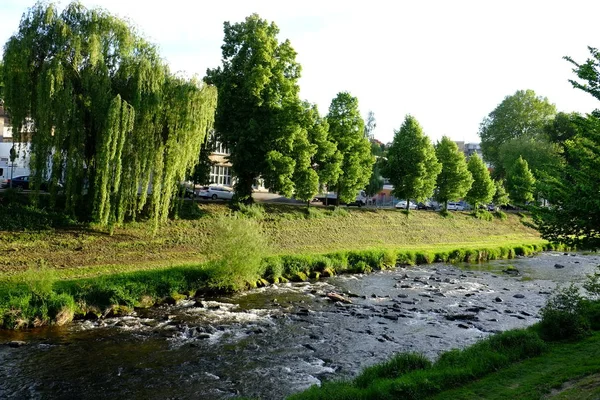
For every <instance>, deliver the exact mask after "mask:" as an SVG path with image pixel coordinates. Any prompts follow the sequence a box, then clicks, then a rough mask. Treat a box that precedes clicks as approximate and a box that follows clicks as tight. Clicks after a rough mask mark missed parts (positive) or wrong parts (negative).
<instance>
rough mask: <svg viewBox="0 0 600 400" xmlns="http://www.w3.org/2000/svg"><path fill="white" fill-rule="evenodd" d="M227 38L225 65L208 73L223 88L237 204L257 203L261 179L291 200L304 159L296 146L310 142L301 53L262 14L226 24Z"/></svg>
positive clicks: (219, 123)
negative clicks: (305, 124) (304, 123)
mask: <svg viewBox="0 0 600 400" xmlns="http://www.w3.org/2000/svg"><path fill="white" fill-rule="evenodd" d="M224 33H225V38H224V43H223V46H221V49H222V63H223V64H222V66H220V67H218V68H216V69H208V71H207V77H206V81H207V82H209V83H212V84H215V85H216V86H217V88H218V89H219V98H218V104H217V114H216V119H215V127H216V130H217V131H218V132H219V135H220V139H221V140H222V141H223V142H224V143H225V144H226V145H227V146H228V147H229V149H230V151H231V155H230V156H229V160H230V161H231V163H232V168H233V172H234V174H235V176H236V178H237V180H236V184H235V191H236V200H237V201H242V202H247V203H250V202H252V185H253V183H254V180H255V179H256V178H258V177H259V176H262V177H263V178H264V180H265V185H266V186H267V187H270V188H271V189H273V190H276V191H279V192H281V193H283V194H285V195H291V194H292V193H293V191H294V173H295V171H296V170H297V168H296V165H295V163H296V161H297V160H298V159H299V157H298V154H296V155H294V145H295V144H298V143H305V135H306V134H307V132H306V130H305V129H302V128H301V127H300V119H301V118H302V104H301V103H300V100H299V98H298V91H299V87H298V83H297V82H298V79H299V78H300V69H301V68H300V65H299V64H298V63H297V62H296V52H295V51H294V49H293V48H292V46H291V44H290V42H289V41H288V40H286V41H284V42H281V43H280V42H279V41H278V39H277V35H278V33H279V28H278V27H277V26H276V25H275V24H274V23H268V22H267V21H265V20H263V19H261V18H260V17H259V16H258V15H257V14H253V15H251V16H249V17H247V18H246V20H245V21H244V22H240V23H235V24H231V23H229V22H225V23H224ZM302 157H303V156H302ZM302 157H301V158H302ZM303 159H305V157H304V158H303ZM303 169H304V167H303ZM296 178H298V176H297V177H296Z"/></svg>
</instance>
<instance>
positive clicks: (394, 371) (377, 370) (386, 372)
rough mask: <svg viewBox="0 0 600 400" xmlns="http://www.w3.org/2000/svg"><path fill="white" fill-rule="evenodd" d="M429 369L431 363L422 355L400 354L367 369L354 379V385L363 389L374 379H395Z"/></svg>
mask: <svg viewBox="0 0 600 400" xmlns="http://www.w3.org/2000/svg"><path fill="white" fill-rule="evenodd" d="M430 367H431V361H429V360H428V359H427V358H426V357H425V356H424V355H422V354H418V353H400V354H396V355H395V356H393V357H392V358H391V359H389V360H388V361H385V362H383V363H381V364H376V365H373V366H371V367H367V368H366V369H365V370H364V371H363V372H362V373H361V374H360V375H359V376H357V377H356V378H355V379H354V383H355V385H356V386H358V387H361V388H365V387H367V386H369V385H370V384H371V383H372V382H373V381H375V380H376V379H381V378H387V379H390V378H397V377H399V376H401V375H403V374H405V373H407V372H410V371H414V370H418V369H426V368H430Z"/></svg>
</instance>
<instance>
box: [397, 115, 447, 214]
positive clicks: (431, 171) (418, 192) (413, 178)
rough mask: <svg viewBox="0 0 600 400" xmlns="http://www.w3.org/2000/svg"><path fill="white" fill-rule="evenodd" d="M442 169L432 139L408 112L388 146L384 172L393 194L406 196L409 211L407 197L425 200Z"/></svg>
mask: <svg viewBox="0 0 600 400" xmlns="http://www.w3.org/2000/svg"><path fill="white" fill-rule="evenodd" d="M441 170H442V164H440V163H439V162H438V159H437V157H436V155H435V148H434V147H433V145H432V144H431V141H430V140H429V138H428V137H427V136H425V135H424V134H423V130H422V129H421V126H420V125H419V122H418V121H417V120H416V119H415V118H414V117H413V116H411V115H407V116H406V118H405V119H404V122H403V123H402V126H401V127H400V129H399V130H398V131H396V132H395V134H394V140H393V141H392V144H391V146H390V148H389V149H388V162H387V167H386V171H385V174H386V175H387V176H388V177H389V179H390V183H391V184H392V185H394V189H393V192H392V193H393V195H394V196H395V197H398V198H401V199H406V200H407V201H406V204H407V206H406V209H407V210H408V209H409V204H410V202H409V200H413V199H414V200H416V201H424V200H425V199H427V198H428V197H431V196H432V195H433V191H434V188H435V183H436V179H437V176H438V174H439V173H440V171H441Z"/></svg>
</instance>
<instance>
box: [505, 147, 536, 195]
mask: <svg viewBox="0 0 600 400" xmlns="http://www.w3.org/2000/svg"><path fill="white" fill-rule="evenodd" d="M506 184H507V187H508V193H509V194H510V198H511V199H512V200H513V201H514V202H515V203H517V204H519V205H524V204H525V203H527V202H529V201H533V199H534V196H533V194H534V191H535V177H534V176H533V173H532V172H531V170H530V169H529V165H528V164H527V161H526V160H524V159H523V157H519V159H518V160H517V161H516V162H515V165H514V166H513V167H512V169H511V170H510V171H509V173H508V178H507V181H506Z"/></svg>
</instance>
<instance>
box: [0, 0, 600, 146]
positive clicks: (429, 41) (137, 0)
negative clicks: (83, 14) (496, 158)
mask: <svg viewBox="0 0 600 400" xmlns="http://www.w3.org/2000/svg"><path fill="white" fill-rule="evenodd" d="M81 3H83V4H84V5H85V6H87V7H90V8H91V7H102V8H105V9H106V10H108V11H109V12H111V13H112V14H115V15H117V16H119V17H121V18H125V19H127V20H129V21H130V22H131V23H132V24H133V25H134V26H135V27H136V29H137V30H138V31H139V32H140V33H141V34H142V35H143V36H145V37H146V38H147V39H148V40H149V41H151V42H153V43H155V44H157V45H158V47H159V49H160V53H161V55H162V57H163V58H165V60H166V61H167V62H168V63H169V64H170V67H171V70H172V71H181V72H184V73H185V74H187V75H188V76H193V75H198V76H200V77H202V76H204V75H205V73H206V69H207V68H214V67H217V66H219V65H220V64H221V45H222V43H223V22H224V21H230V22H232V23H235V22H241V21H243V20H244V18H245V17H246V16H248V15H250V14H252V13H258V14H259V15H260V16H261V17H262V18H264V19H267V20H269V21H273V22H275V23H276V24H277V26H278V27H279V29H280V35H279V39H280V40H281V41H283V40H285V39H289V40H290V41H291V44H292V47H293V48H294V49H295V50H296V52H297V53H298V55H297V61H298V62H299V63H300V64H301V65H302V78H301V79H300V81H299V85H300V96H301V97H302V99H305V100H308V101H310V102H311V103H316V104H317V105H318V107H319V110H320V112H321V114H323V115H324V114H326V113H327V110H328V108H329V104H330V103H331V100H332V99H333V98H334V97H335V96H336V94H337V93H339V92H342V91H347V92H350V93H351V94H352V95H353V96H356V97H357V98H358V101H359V106H360V110H361V113H362V114H363V116H365V117H366V115H367V113H368V112H369V111H373V113H374V115H375V119H376V121H377V127H376V129H375V131H374V134H375V137H376V138H377V139H379V140H381V141H383V142H389V141H391V140H392V139H393V136H394V131H396V130H398V129H399V128H400V126H401V125H402V122H403V121H404V118H405V116H406V115H407V114H411V115H413V116H414V117H415V118H416V119H417V120H418V121H419V122H420V124H421V126H422V127H423V131H424V132H425V134H427V135H428V136H429V137H430V138H431V139H432V140H433V141H434V142H435V141H437V140H439V139H441V137H442V136H444V135H446V136H449V137H450V138H451V139H453V140H457V141H459V140H464V141H467V142H479V137H478V130H479V124H480V123H481V121H482V120H483V119H484V118H485V116H486V115H488V114H489V113H490V112H491V111H493V110H494V108H496V106H497V105H498V104H500V103H501V102H502V100H503V99H504V98H505V97H506V96H509V95H512V94H514V93H515V92H516V91H517V90H525V89H532V90H534V91H535V92H536V94H537V95H539V96H543V97H547V98H548V100H549V101H550V102H551V103H554V104H555V105H556V107H557V109H558V110H559V111H565V112H571V111H577V112H581V113H586V112H591V111H592V110H594V109H595V108H600V102H599V101H598V100H596V99H594V98H593V97H592V96H591V95H589V94H587V93H584V92H582V91H580V90H577V89H574V88H572V86H571V84H570V83H569V81H568V80H569V79H574V78H575V75H574V73H573V72H572V68H573V66H572V65H571V64H570V63H568V62H567V61H565V60H564V59H563V57H564V56H567V55H568V56H571V57H572V58H573V59H574V60H576V61H578V62H583V61H585V59H587V58H588V55H589V52H588V50H587V47H588V46H592V47H600V32H599V31H598V28H597V24H596V20H595V17H596V16H597V15H600V2H599V1H594V0H587V1H583V0H570V1H568V2H566V1H554V0H546V1H537V0H527V1H525V0H501V1H496V0H486V1H465V0H453V1H447V0H429V1H400V0H398V1H389V0H371V1H368V2H367V1H353V0H345V1H338V0H318V1H317V0H304V1H294V2H292V1H285V0H262V1H258V0H220V1H195V0H168V1H164V0H163V1H155V0H82V1H81ZM33 4H34V2H33V1H32V0H0V44H3V43H5V42H6V41H7V40H8V38H9V37H10V36H11V35H13V34H15V33H16V31H17V30H18V26H19V21H20V18H21V16H22V14H23V13H24V12H25V11H26V10H27V8H29V7H31V6H32V5H33ZM56 4H58V6H59V9H61V10H62V8H64V7H65V6H66V4H68V2H65V1H62V2H56Z"/></svg>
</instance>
